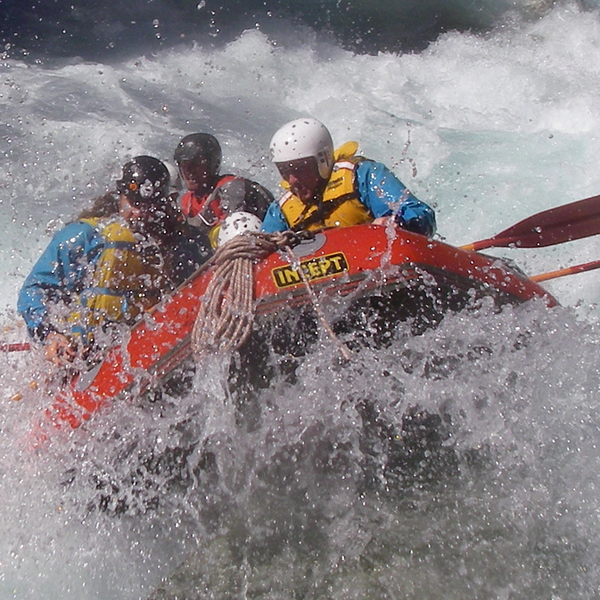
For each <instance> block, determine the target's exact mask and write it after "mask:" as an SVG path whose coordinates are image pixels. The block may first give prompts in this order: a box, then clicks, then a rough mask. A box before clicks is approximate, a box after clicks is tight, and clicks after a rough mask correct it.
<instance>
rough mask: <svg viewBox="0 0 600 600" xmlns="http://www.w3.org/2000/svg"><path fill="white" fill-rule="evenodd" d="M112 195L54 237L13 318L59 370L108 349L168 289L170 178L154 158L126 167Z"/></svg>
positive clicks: (172, 214)
mask: <svg viewBox="0 0 600 600" xmlns="http://www.w3.org/2000/svg"><path fill="white" fill-rule="evenodd" d="M122 171H123V172H122V176H121V178H120V179H119V180H118V181H117V182H116V191H115V192H109V193H107V194H104V195H103V196H100V197H99V198H97V199H96V201H95V202H94V205H93V206H92V208H91V209H88V210H84V211H83V212H82V213H81V214H80V215H79V216H78V217H77V218H76V219H75V220H74V221H72V222H71V223H69V224H67V225H66V226H65V227H64V228H63V229H62V230H61V231H59V232H58V233H56V234H55V236H54V238H53V239H52V240H51V241H50V243H49V245H48V247H47V248H46V250H45V251H44V252H43V253H42V255H41V256H40V258H39V260H38V261H37V263H36V264H35V266H34V267H33V269H32V271H31V273H30V274H29V276H28V277H27V278H26V280H25V283H24V284H23V287H22V289H21V291H20V294H19V298H18V303H17V310H18V312H19V313H20V314H21V315H22V316H23V318H24V320H25V323H26V325H27V329H28V332H29V334H30V336H31V337H32V338H33V339H34V340H37V341H40V342H42V343H43V344H44V347H45V354H46V357H47V358H48V359H49V360H50V361H52V362H54V363H55V364H57V365H64V364H68V363H72V362H73V361H74V360H76V358H77V357H82V358H85V357H86V356H88V355H89V354H90V349H92V348H93V349H98V348H101V347H102V346H103V345H104V344H106V343H110V340H111V338H112V335H113V334H114V330H115V327H114V326H115V325H116V324H117V323H127V324H132V323H133V322H135V321H136V320H137V319H138V318H139V316H140V314H141V313H142V312H143V311H144V310H145V309H147V308H149V307H150V306H152V305H153V304H155V303H156V302H158V300H159V298H160V297H161V295H162V293H163V292H164V291H165V289H170V288H171V287H172V282H171V281H170V278H169V277H168V275H167V274H166V273H165V264H164V253H163V250H162V248H163V247H164V246H165V244H166V242H167V241H168V240H169V239H170V236H171V235H172V231H173V228H174V227H176V224H177V215H178V209H177V207H176V206H174V205H173V202H172V200H171V199H170V198H169V192H170V190H169V189H168V185H169V172H168V170H167V168H166V167H165V165H164V164H163V163H162V162H161V161H160V160H158V159H156V158H154V157H151V156H137V157H135V158H134V159H132V160H131V161H129V162H127V163H126V164H125V165H124V166H123V170H122Z"/></svg>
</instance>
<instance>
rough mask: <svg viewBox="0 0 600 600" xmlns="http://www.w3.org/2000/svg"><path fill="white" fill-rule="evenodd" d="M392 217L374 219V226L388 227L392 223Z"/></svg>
mask: <svg viewBox="0 0 600 600" xmlns="http://www.w3.org/2000/svg"><path fill="white" fill-rule="evenodd" d="M390 219H391V217H377V218H376V219H373V225H383V226H386V225H387V224H388V223H389V222H390Z"/></svg>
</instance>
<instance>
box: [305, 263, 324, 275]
mask: <svg viewBox="0 0 600 600" xmlns="http://www.w3.org/2000/svg"><path fill="white" fill-rule="evenodd" d="M307 267H308V273H309V275H310V277H311V279H318V278H319V277H322V276H323V275H322V274H321V269H319V265H318V264H317V263H316V262H315V261H311V262H309V263H308V265H307Z"/></svg>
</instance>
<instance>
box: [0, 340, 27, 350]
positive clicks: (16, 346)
mask: <svg viewBox="0 0 600 600" xmlns="http://www.w3.org/2000/svg"><path fill="white" fill-rule="evenodd" d="M25 350H31V344H30V343H29V342H15V343H7V344H0V352H23V351H25Z"/></svg>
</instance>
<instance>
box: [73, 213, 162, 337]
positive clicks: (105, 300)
mask: <svg viewBox="0 0 600 600" xmlns="http://www.w3.org/2000/svg"><path fill="white" fill-rule="evenodd" d="M82 221H83V222H84V223H88V224H89V225H91V226H92V227H95V228H96V229H98V230H99V231H100V234H101V235H102V237H103V238H104V239H105V245H104V249H103V250H102V253H101V254H100V256H99V257H98V259H97V260H96V262H95V266H94V271H93V275H92V279H91V282H90V284H89V286H87V287H86V289H85V290H83V291H82V293H81V305H82V306H83V307H84V309H85V313H86V314H85V322H86V325H87V326H88V327H95V326H97V325H98V324H101V323H104V322H107V321H110V322H120V321H125V322H130V321H132V320H134V319H135V317H137V316H138V315H139V314H140V313H141V312H142V311H143V310H146V309H148V308H150V307H151V306H153V305H154V304H156V303H157V302H158V300H159V298H160V294H161V290H162V289H164V287H165V284H166V280H165V277H164V275H163V274H162V269H161V266H162V257H161V255H160V253H159V252H158V249H157V247H156V246H155V245H154V244H147V246H146V247H144V246H143V243H141V242H139V241H138V240H137V239H136V237H135V235H134V234H133V232H132V231H131V229H130V228H129V227H128V226H127V225H126V224H125V223H124V222H123V221H121V220H120V219H114V218H113V219H110V220H108V221H105V220H101V219H98V218H90V219H82Z"/></svg>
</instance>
